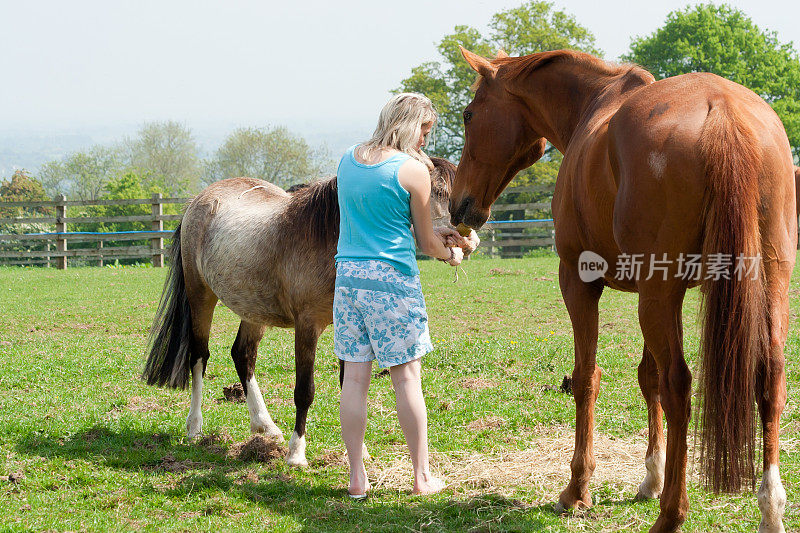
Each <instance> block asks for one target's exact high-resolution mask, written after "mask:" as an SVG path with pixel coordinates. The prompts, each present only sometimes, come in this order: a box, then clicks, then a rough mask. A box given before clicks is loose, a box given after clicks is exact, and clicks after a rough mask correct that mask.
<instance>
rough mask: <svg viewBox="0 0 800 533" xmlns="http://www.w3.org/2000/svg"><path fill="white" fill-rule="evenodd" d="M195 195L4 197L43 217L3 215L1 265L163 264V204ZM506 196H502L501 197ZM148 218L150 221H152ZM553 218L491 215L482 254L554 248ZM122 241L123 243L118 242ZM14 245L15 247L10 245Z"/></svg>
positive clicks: (525, 207) (519, 208)
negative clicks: (106, 209) (79, 227)
mask: <svg viewBox="0 0 800 533" xmlns="http://www.w3.org/2000/svg"><path fill="white" fill-rule="evenodd" d="M541 190H542V189H541V188H540V187H515V188H513V189H507V190H506V191H505V192H504V193H503V195H501V198H502V197H503V196H506V195H508V194H515V193H528V192H541ZM190 200H191V198H178V197H166V198H165V197H162V195H160V194H154V195H153V196H152V197H151V198H135V199H124V200H67V199H66V197H65V196H63V195H59V196H57V197H56V198H55V199H54V200H52V201H42V202H3V201H0V210H1V211H0V212H3V213H6V214H7V213H8V209H7V208H21V209H24V210H29V211H30V210H38V211H40V212H42V211H43V213H42V214H41V215H39V216H35V215H31V214H30V213H27V214H26V213H21V214H20V216H4V217H0V226H2V227H3V228H5V231H4V232H3V231H2V230H0V265H46V266H48V267H49V266H55V267H57V268H60V269H66V268H67V264H68V258H71V259H73V260H78V259H79V260H81V261H84V262H85V261H86V260H90V261H92V262H95V263H99V264H100V265H101V266H102V265H103V264H104V262H105V261H107V260H118V259H141V258H149V259H150V261H151V262H152V264H153V266H157V267H160V266H163V265H164V254H165V253H167V251H168V249H167V248H165V246H164V239H169V238H170V237H171V236H172V233H173V232H172V231H165V230H164V222H172V221H177V220H180V219H181V216H182V215H180V214H164V206H165V205H170V204H173V205H174V204H177V205H182V204H185V203H187V202H189V201H190ZM501 201H502V200H501ZM146 205H150V206H151V209H150V214H137V215H109V216H67V210H68V209H69V208H73V209H74V208H76V207H90V206H146ZM549 210H550V204H549V203H544V202H529V203H496V204H495V205H494V206H493V207H492V211H493V213H495V214H500V216H504V215H505V214H506V213H508V212H510V211H513V212H515V213H513V214H514V215H516V217H517V218H519V217H522V218H525V215H526V214H528V213H536V214H535V215H532V216H538V214H540V213H541V212H542V211H545V212H548V213H549ZM114 223H144V226H145V227H146V228H147V229H145V230H142V231H118V232H84V231H68V225H73V227H74V225H75V224H114ZM148 223H149V224H148ZM23 224H33V225H37V226H42V225H46V226H50V227H52V228H53V230H54V231H42V230H40V231H39V232H36V231H28V232H20V233H9V231H15V229H18V228H15V226H19V225H23ZM552 226H553V223H552V221H551V220H549V219H541V220H529V219H525V220H519V221H506V220H502V221H498V220H490V221H489V222H487V223H486V225H485V226H484V227H483V228H482V229H481V231H480V232H478V234H479V236H480V237H481V240H482V241H483V242H484V244H483V245H482V246H481V249H482V250H483V251H484V253H489V254H490V255H494V254H497V253H499V254H500V255H501V256H503V257H506V256H518V255H522V254H523V253H524V252H525V249H528V248H530V247H541V246H549V247H553V245H554V241H553V232H552ZM132 241H149V243H148V244H127V245H126V244H124V243H131V242H132ZM117 243H123V244H117ZM77 244H88V245H89V246H90V247H77V246H76V245H77ZM9 248H12V249H9Z"/></svg>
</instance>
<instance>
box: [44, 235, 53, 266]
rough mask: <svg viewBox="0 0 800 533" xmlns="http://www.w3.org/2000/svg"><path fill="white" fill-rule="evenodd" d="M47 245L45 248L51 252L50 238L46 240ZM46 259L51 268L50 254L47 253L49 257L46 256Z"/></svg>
mask: <svg viewBox="0 0 800 533" xmlns="http://www.w3.org/2000/svg"><path fill="white" fill-rule="evenodd" d="M45 245H46V248H45V249H46V250H47V251H48V252H49V251H50V241H49V240H47V241H45ZM45 259H46V260H47V268H50V267H51V266H52V265H51V264H50V254H47V257H45Z"/></svg>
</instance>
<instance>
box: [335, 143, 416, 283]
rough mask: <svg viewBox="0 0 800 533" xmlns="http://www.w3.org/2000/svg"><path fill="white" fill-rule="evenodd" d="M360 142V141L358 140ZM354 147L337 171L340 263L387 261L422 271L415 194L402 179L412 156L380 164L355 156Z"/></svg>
mask: <svg viewBox="0 0 800 533" xmlns="http://www.w3.org/2000/svg"><path fill="white" fill-rule="evenodd" d="M356 146H358V145H356ZM356 146H352V147H350V149H348V150H347V153H345V154H344V156H343V157H342V160H341V161H340V162H339V169H338V171H337V173H336V176H337V177H336V180H337V190H338V196H339V243H338V247H337V250H336V262H337V263H338V262H339V261H370V260H377V261H385V262H387V263H389V264H390V265H392V266H393V267H395V268H397V269H398V270H399V271H400V272H402V273H404V274H406V275H409V276H413V275H417V274H419V267H418V266H417V256H416V246H415V244H414V237H413V236H412V235H411V204H410V199H411V194H410V193H409V192H408V191H406V190H405V189H404V188H403V187H402V186H401V185H400V182H399V181H398V179H397V171H398V170H399V169H400V166H401V165H402V164H403V163H405V162H406V161H408V159H409V158H410V157H411V156H409V155H408V154H404V153H398V154H394V155H392V156H391V157H389V158H388V159H386V160H384V161H381V162H380V163H377V164H375V165H365V164H363V163H360V162H358V161H356V158H355V156H354V155H353V151H354V150H355V149H356Z"/></svg>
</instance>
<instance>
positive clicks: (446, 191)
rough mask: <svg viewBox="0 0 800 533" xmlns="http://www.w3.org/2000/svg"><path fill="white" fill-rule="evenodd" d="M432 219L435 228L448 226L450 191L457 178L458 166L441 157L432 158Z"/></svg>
mask: <svg viewBox="0 0 800 533" xmlns="http://www.w3.org/2000/svg"><path fill="white" fill-rule="evenodd" d="M431 161H432V162H433V170H431V204H430V205H431V219H432V220H433V225H434V226H445V225H448V218H449V217H450V212H449V211H448V204H449V202H450V191H451V190H452V188H453V179H454V178H455V176H456V166H455V165H454V164H453V163H451V162H450V161H448V160H447V159H442V158H441V157H431Z"/></svg>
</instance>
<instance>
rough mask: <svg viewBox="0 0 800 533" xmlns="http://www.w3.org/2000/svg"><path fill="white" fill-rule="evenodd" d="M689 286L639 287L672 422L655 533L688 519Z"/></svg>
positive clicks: (642, 317)
mask: <svg viewBox="0 0 800 533" xmlns="http://www.w3.org/2000/svg"><path fill="white" fill-rule="evenodd" d="M685 294H686V282H685V281H683V280H681V279H670V280H668V281H664V280H658V279H655V278H654V279H652V280H648V281H640V283H639V324H640V325H641V328H642V333H643V334H644V340H645V343H647V348H648V350H649V351H650V353H651V354H652V356H653V359H655V362H656V365H657V366H658V392H659V395H660V397H661V405H662V407H663V409H664V414H665V415H666V418H667V428H668V432H667V457H666V463H665V467H664V474H665V476H664V489H663V492H662V493H661V512H660V514H659V515H658V520H657V521H656V523H655V524H654V525H653V527H652V528H651V529H650V531H651V533H655V532H673V531H677V530H678V528H679V527H680V525H681V524H682V523H683V522H684V520H686V513H687V512H688V511H689V497H688V495H687V494H686V453H687V448H686V433H687V430H688V426H689V416H690V411H691V387H692V375H691V373H690V372H689V367H688V366H687V365H686V361H685V359H684V357H683V324H682V322H681V306H682V304H683V297H684V295H685Z"/></svg>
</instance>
